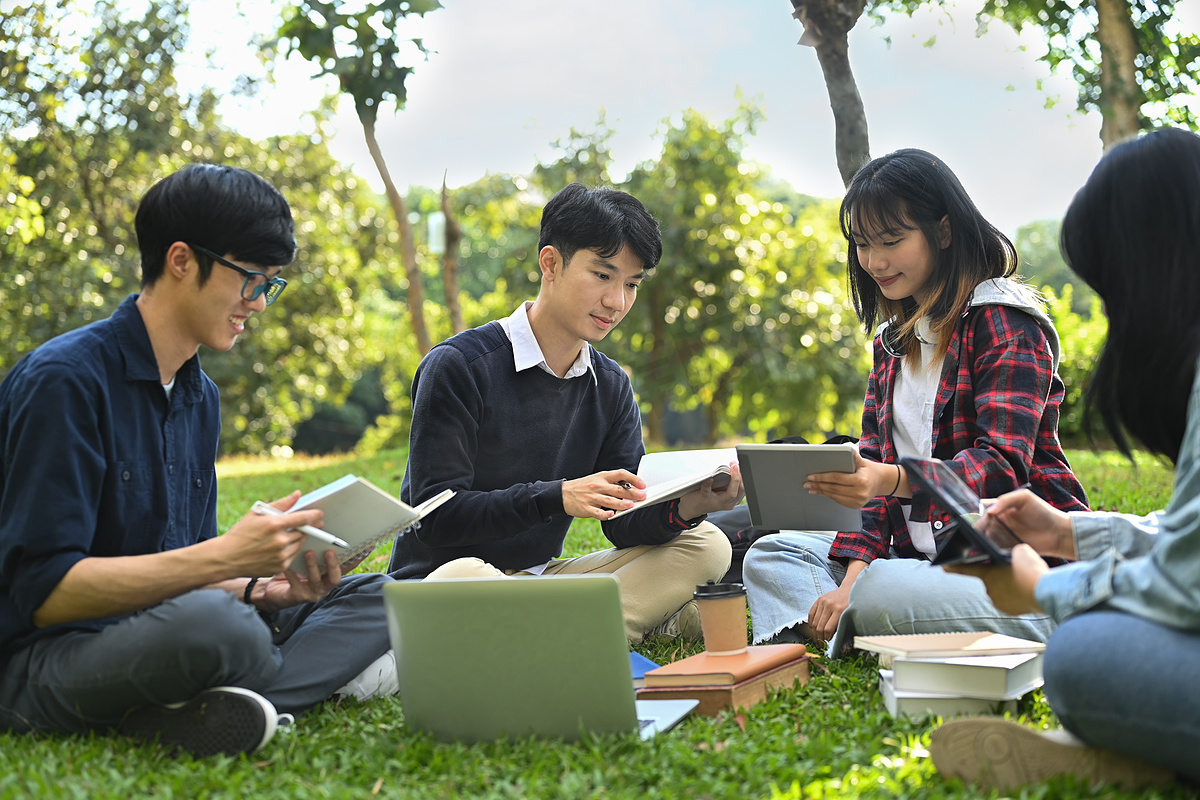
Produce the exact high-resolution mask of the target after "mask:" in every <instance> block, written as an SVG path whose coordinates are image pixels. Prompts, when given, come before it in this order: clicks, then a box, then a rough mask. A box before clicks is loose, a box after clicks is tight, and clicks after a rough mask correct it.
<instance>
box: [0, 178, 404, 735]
mask: <svg viewBox="0 0 1200 800" xmlns="http://www.w3.org/2000/svg"><path fill="white" fill-rule="evenodd" d="M135 226H136V231H137V237H138V246H139V249H140V251H141V260H142V287H141V292H140V293H139V294H134V295H131V296H130V297H129V298H127V299H126V300H125V301H124V302H123V303H122V304H121V306H120V307H119V308H118V309H117V310H116V311H115V312H114V313H113V315H112V316H111V317H109V318H108V319H106V320H103V321H100V322H95V323H92V324H90V325H87V326H84V327H82V328H79V329H77V330H75V331H71V332H69V333H66V334H63V335H61V336H58V337H56V338H54V339H51V340H50V341H48V342H46V343H45V344H43V345H41V346H40V347H38V348H37V349H36V350H34V351H33V352H31V353H29V354H28V355H26V356H25V357H24V358H23V359H21V361H20V362H19V363H18V364H17V365H16V366H15V367H13V369H12V370H11V371H10V372H9V374H8V375H7V376H6V377H5V378H4V381H3V382H2V383H0V729H6V730H11V731H17V732H26V731H50V732H63V733H84V732H89V731H98V732H105V731H113V730H115V731H118V732H120V733H122V734H125V735H128V736H133V737H135V738H142V739H158V740H159V741H161V742H162V743H163V744H164V745H166V746H168V747H172V748H177V749H180V750H183V751H186V752H189V753H191V754H192V755H194V756H207V755H212V754H216V753H230V754H236V753H241V752H252V751H254V750H256V749H258V748H259V747H261V746H263V745H264V744H266V743H267V741H269V740H270V738H271V736H272V735H273V733H274V731H275V729H276V726H277V724H279V722H280V720H281V719H282V720H286V719H288V718H289V717H291V716H293V715H296V714H300V713H302V712H304V711H306V710H307V709H309V708H311V707H312V706H314V705H316V704H317V703H319V702H321V701H323V700H325V699H327V698H329V697H330V696H332V695H333V694H335V693H336V692H338V691H339V687H342V686H343V685H344V684H346V683H347V682H348V681H353V680H354V679H356V677H360V676H361V674H362V673H363V672H364V670H368V669H369V668H370V667H371V666H372V665H373V664H375V663H376V662H377V661H378V660H379V659H381V658H383V657H385V656H386V653H387V647H388V637H387V629H386V620H385V616H384V609H383V602H382V598H381V596H380V595H381V591H382V587H383V585H384V584H385V583H386V582H387V581H389V580H390V579H389V578H388V577H387V576H384V575H378V574H375V575H354V576H347V577H343V575H342V571H341V570H340V568H339V567H338V562H337V558H336V554H335V553H333V552H332V551H327V552H326V553H325V554H324V563H325V566H326V568H327V572H326V573H325V574H324V575H322V574H321V572H320V567H319V565H318V562H317V559H316V556H315V554H312V553H310V554H308V556H307V557H306V558H307V569H306V570H305V571H304V574H298V573H295V572H292V571H291V570H289V569H288V565H289V564H290V563H291V561H292V559H293V558H294V557H295V555H296V554H297V552H298V551H299V549H300V546H301V544H302V542H303V541H304V538H305V537H304V534H302V533H300V532H298V531H297V530H296V528H297V527H298V526H300V525H306V524H307V525H320V524H321V513H320V512H319V511H298V512H294V513H282V514H280V515H277V516H260V515H258V514H248V515H246V516H245V517H244V518H242V519H241V520H240V521H239V522H237V523H236V524H234V525H233V527H232V528H230V529H229V530H228V531H227V532H226V533H225V534H224V535H221V536H218V535H217V517H216V511H217V480H216V472H215V467H214V460H215V458H216V453H217V445H218V434H219V432H220V408H219V406H218V395H217V388H216V386H215V385H214V384H213V382H212V381H211V380H210V379H209V378H208V376H207V375H205V374H204V372H203V371H202V370H201V368H200V361H199V355H198V351H199V349H200V346H201V345H207V346H208V347H210V348H212V349H214V350H222V351H223V350H228V349H230V348H231V347H232V346H233V345H234V343H235V341H236V340H237V338H238V337H239V336H240V335H242V333H243V332H244V331H245V325H246V321H247V320H248V319H249V318H250V317H251V315H253V314H256V313H259V312H261V311H263V310H264V309H265V308H266V306H267V305H269V304H271V303H272V302H273V301H274V300H275V299H276V298H277V297H278V296H279V293H280V292H281V291H283V289H284V287H285V286H286V282H285V281H284V279H283V278H281V277H279V273H280V271H281V268H282V266H283V265H285V264H288V263H290V262H291V261H292V258H293V255H294V253H295V249H296V243H295V239H294V237H293V224H292V215H291V209H290V208H289V207H288V204H287V201H286V200H285V199H284V197H283V195H282V194H280V193H279V191H278V190H277V189H275V187H273V186H271V185H270V184H269V183H267V182H266V181H264V180H263V179H262V178H260V177H258V176H255V175H253V174H251V173H249V172H246V171H245V170H241V169H235V168H232V167H223V166H216V165H210V164H196V165H192V166H189V167H186V168H184V169H182V170H180V171H178V172H176V173H174V174H173V175H170V176H168V177H167V178H164V179H163V180H161V181H160V182H158V183H157V184H155V185H154V186H153V187H152V188H151V189H150V190H149V191H148V192H147V193H146V195H145V197H144V198H143V199H142V201H141V203H140V205H139V206H138V210H137V215H136V220H135ZM299 496H300V493H299V492H293V493H292V494H291V495H289V496H288V497H285V498H282V499H280V500H277V501H276V502H275V503H274V506H275V507H276V508H277V509H279V510H280V511H283V512H287V511H288V509H289V508H291V506H292V505H293V504H294V503H295V502H296V499H297V498H298V497H299ZM257 576H270V577H257Z"/></svg>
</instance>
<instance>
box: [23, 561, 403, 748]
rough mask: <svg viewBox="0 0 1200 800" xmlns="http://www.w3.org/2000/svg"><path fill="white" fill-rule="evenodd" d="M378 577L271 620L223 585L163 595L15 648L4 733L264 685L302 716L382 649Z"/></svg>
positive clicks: (70, 724) (350, 581)
mask: <svg viewBox="0 0 1200 800" xmlns="http://www.w3.org/2000/svg"><path fill="white" fill-rule="evenodd" d="M390 580H391V579H390V578H388V577H387V576H386V575H379V574H369V575H351V576H349V577H347V578H344V579H343V580H342V582H341V583H340V584H339V585H338V586H337V587H336V588H335V589H334V590H333V591H332V592H330V593H329V595H328V596H326V597H324V598H323V599H321V600H320V601H319V602H316V603H306V604H304V605H299V606H295V607H293V608H289V609H285V610H283V611H280V612H277V613H275V614H273V615H270V616H269V617H268V620H269V622H270V625H268V624H267V622H266V621H264V619H263V618H262V617H260V616H259V615H258V613H256V612H255V610H254V609H253V608H251V607H250V606H248V605H246V604H245V603H242V602H241V601H240V600H239V599H238V598H236V597H234V596H233V595H231V594H229V593H228V592H225V591H222V590H220V589H202V590H198V591H194V592H189V593H188V594H185V595H182V596H180V597H177V598H174V599H172V600H168V601H166V602H164V603H160V604H159V605H156V606H153V607H152V608H148V609H146V610H145V611H142V612H139V613H137V614H134V615H133V616H130V617H128V618H126V619H123V620H121V621H120V622H117V623H115V624H113V625H110V626H108V627H106V628H104V629H102V630H99V631H68V632H66V633H63V634H60V635H58V636H51V637H47V638H45V639H40V640H38V641H36V642H34V643H33V644H32V645H30V646H28V647H25V648H23V649H21V650H19V651H17V652H16V653H14V654H13V655H12V657H11V658H10V659H9V661H8V663H7V664H6V665H5V667H4V669H3V671H2V672H0V730H3V729H8V730H13V731H17V732H23V731H32V730H37V731H57V732H63V733H82V732H85V731H90V730H105V729H108V728H111V727H113V726H115V725H116V724H117V723H119V722H120V721H121V719H122V718H123V717H124V716H125V714H126V713H127V712H128V711H129V710H130V709H133V708H136V707H138V706H143V705H152V704H153V705H165V704H169V703H178V702H183V701H185V700H188V699H189V698H191V697H193V696H195V695H196V694H197V693H199V692H200V691H203V690H204V689H208V688H211V687H213V686H240V687H242V688H245V689H251V690H253V691H256V692H259V693H261V694H262V695H263V696H264V697H266V698H267V699H268V700H270V701H271V702H272V703H273V704H274V705H275V707H276V708H277V709H278V710H279V711H281V712H288V713H292V714H299V713H302V712H304V711H307V710H308V709H309V708H311V707H313V706H314V705H316V704H317V703H319V702H321V701H323V700H325V699H327V698H329V697H330V696H331V695H332V694H333V693H334V692H335V691H337V690H338V689H339V688H340V687H341V686H343V685H345V683H346V682H347V681H348V680H350V679H351V678H353V677H354V676H355V675H357V674H358V673H359V672H361V671H362V670H363V668H364V667H366V666H367V665H368V664H370V663H371V662H372V661H374V660H375V659H376V658H378V657H379V656H380V655H382V654H383V653H384V652H385V651H386V650H387V649H388V647H389V643H388V633H387V623H386V619H385V617H384V608H383V598H382V589H383V586H384V584H386V583H387V582H388V581H390Z"/></svg>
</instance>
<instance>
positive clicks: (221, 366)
mask: <svg viewBox="0 0 1200 800" xmlns="http://www.w3.org/2000/svg"><path fill="white" fill-rule="evenodd" d="M40 5H41V6H46V5H47V4H45V3H43V4H40ZM64 7H67V8H69V6H64ZM7 13H8V12H5V15H7ZM13 13H14V14H26V16H27V18H28V19H35V20H36V19H38V18H39V17H38V16H37V15H36V14H31V13H30V12H28V10H27V9H20V8H19V9H17V10H16V11H14V12H13ZM74 15H75V16H74V18H76V19H81V18H84V17H82V14H81V12H80V11H79V10H78V9H74ZM86 19H88V20H89V23H90V26H91V27H88V26H86V25H85V26H83V28H82V30H81V32H80V35H79V36H78V37H72V38H70V39H65V38H60V37H61V36H62V34H61V33H60V29H59V27H56V26H54V25H47V26H46V27H44V28H41V29H39V28H36V27H27V28H25V29H24V33H23V35H24V36H25V37H26V38H25V39H23V40H22V42H21V45H20V46H19V47H17V48H15V50H14V51H13V52H15V53H17V54H18V55H19V56H20V57H22V58H24V59H26V61H28V62H29V64H28V66H27V68H25V69H23V70H15V69H12V68H10V69H9V72H8V73H6V74H5V75H4V76H3V77H4V79H5V80H6V81H9V83H10V84H11V85H15V86H16V88H17V90H21V91H25V92H26V93H27V95H28V96H29V97H30V98H32V99H33V102H32V103H31V104H30V105H28V106H26V107H24V108H22V109H21V115H20V117H17V116H14V115H13V114H12V113H8V116H6V117H0V119H3V120H4V121H5V122H4V126H5V127H6V128H7V129H13V128H15V127H16V126H18V125H19V126H21V127H22V131H23V134H22V136H21V137H17V136H16V135H13V136H6V138H5V143H4V145H3V148H0V165H5V166H3V167H0V169H2V170H3V174H12V175H14V176H15V181H16V183H15V187H14V188H13V189H11V190H8V191H11V192H12V193H13V194H14V195H16V194H18V193H19V194H20V197H21V202H20V203H17V204H15V205H14V209H15V212H7V211H6V212H0V213H3V214H6V215H11V214H13V213H16V216H15V217H14V218H13V219H0V221H3V222H4V223H5V224H4V227H5V228H10V227H11V228H12V229H13V230H14V231H19V232H20V235H17V236H12V235H10V236H8V237H6V238H5V240H4V241H2V242H0V251H2V252H3V258H2V259H0V261H2V263H3V265H4V266H3V269H4V275H3V277H4V281H3V287H2V288H0V319H2V320H3V322H0V326H3V328H4V333H5V334H6V335H5V336H4V337H3V338H2V340H0V341H2V344H0V373H3V372H7V370H8V369H9V368H11V367H12V365H13V364H14V363H15V362H16V360H17V359H18V358H19V357H20V356H21V355H22V354H24V353H25V352H28V350H30V349H32V348H33V347H36V346H37V345H38V344H40V343H41V342H43V341H45V340H46V339H49V338H51V337H52V336H55V335H57V334H59V333H62V332H64V331H66V330H70V329H72V328H75V327H78V326H80V325H82V324H85V323H87V322H90V321H93V320H96V319H102V318H104V317H106V316H108V315H109V314H110V313H111V312H112V310H113V308H115V306H116V304H117V303H119V302H120V301H121V300H122V299H123V298H124V297H125V296H126V295H127V294H128V293H129V292H131V291H136V289H137V286H138V283H139V281H138V279H137V269H136V267H135V263H134V262H135V261H136V254H137V247H136V242H135V240H134V235H133V224H132V222H133V215H134V211H135V209H136V204H137V202H138V200H139V199H140V197H141V196H142V195H143V194H144V193H145V191H146V190H147V189H148V188H149V187H150V186H151V185H152V184H153V183H154V182H155V181H157V180H158V179H160V178H162V177H163V176H165V175H167V174H169V173H171V172H174V171H175V170H177V169H178V168H180V167H182V166H183V165H184V164H186V163H188V162H189V161H212V162H221V163H226V164H230V165H234V166H240V167H244V168H246V169H248V170H250V171H252V172H255V173H257V174H259V175H262V176H263V177H264V178H266V179H267V180H268V181H270V182H272V183H274V184H275V185H276V186H280V187H282V188H283V190H284V193H285V194H286V195H287V196H288V198H289V200H290V201H291V204H292V208H293V212H294V216H295V219H296V226H297V237H298V239H299V241H300V248H301V251H300V258H299V261H298V263H297V264H296V265H294V266H292V267H290V268H289V275H288V277H289V280H290V282H291V283H290V286H289V289H288V291H286V292H284V294H283V296H282V297H281V299H280V301H279V302H278V303H277V304H275V305H274V306H272V307H271V310H270V311H269V312H267V314H266V315H265V316H263V317H258V316H255V317H253V318H251V320H250V321H249V322H248V324H247V334H246V335H245V336H243V337H242V341H241V342H239V344H238V345H237V346H236V347H235V348H234V349H233V350H232V351H231V352H229V353H207V352H206V353H203V354H202V355H201V358H202V360H203V362H204V366H205V369H206V370H207V371H208V372H209V374H210V375H212V377H213V378H214V380H216V381H217V383H218V384H219V385H220V386H221V388H222V390H223V391H222V414H223V418H224V420H225V422H226V423H227V424H226V425H225V427H224V431H223V433H224V441H223V445H224V447H225V449H226V450H227V451H230V452H244V451H262V450H266V449H269V448H271V447H279V446H285V445H286V444H287V443H288V441H289V440H290V437H291V433H292V429H293V426H294V425H295V424H296V423H297V422H298V421H300V420H301V419H303V418H305V417H306V416H308V415H309V414H311V412H312V409H313V405H314V403H315V402H319V401H336V400H337V399H339V398H340V397H341V396H342V395H344V394H345V392H346V391H348V389H349V381H350V380H351V379H353V378H355V377H356V376H357V373H358V369H359V366H358V362H359V359H360V358H361V355H362V353H363V352H364V351H366V352H369V351H370V349H371V347H370V345H369V343H368V342H367V341H366V340H365V339H363V338H362V336H361V334H360V331H361V328H362V325H363V318H362V312H361V311H360V310H359V308H358V307H357V305H356V303H355V295H356V293H358V292H360V291H363V290H364V289H369V288H371V287H372V286H373V285H374V280H373V279H372V278H373V276H372V275H371V274H369V272H368V271H367V270H362V269H360V268H359V265H360V263H361V262H362V261H363V260H364V258H365V259H374V260H375V262H379V261H384V262H386V261H388V259H386V258H384V259H380V258H378V256H377V251H378V249H379V247H380V246H381V245H383V244H385V242H384V239H383V237H382V236H381V235H380V233H379V229H378V228H377V227H376V226H373V225H372V224H371V220H372V218H373V209H371V211H372V213H368V211H367V208H368V206H370V205H371V204H373V202H374V198H371V197H369V196H364V195H363V194H362V189H361V187H360V186H359V185H358V183H357V181H356V180H355V179H354V178H353V176H351V175H349V174H347V173H346V172H345V170H344V169H343V168H342V167H341V166H340V165H339V164H337V163H336V162H335V161H334V160H333V158H332V157H331V156H330V155H329V152H328V150H327V148H326V147H325V145H324V144H322V143H321V142H320V141H313V140H312V139H310V138H309V137H306V136H293V137H278V138H274V139H271V140H268V141H266V142H254V141H251V140H248V139H246V138H245V137H241V136H238V135H236V134H234V133H232V132H230V131H229V130H228V129H226V128H225V127H224V126H223V125H222V124H221V122H220V120H219V119H218V118H217V117H216V116H215V113H214V111H213V109H214V105H215V99H214V97H213V96H212V95H211V94H210V93H207V92H205V93H201V94H200V95H198V96H196V97H184V96H183V95H182V94H181V92H180V91H179V89H178V86H177V84H176V81H175V77H174V72H173V69H174V62H175V58H176V56H177V55H178V54H179V53H180V52H181V51H182V49H183V47H184V44H185V42H186V36H187V25H186V20H187V18H186V6H185V5H181V4H178V3H158V2H152V3H149V4H148V5H147V7H146V11H145V14H144V15H143V16H141V17H138V18H129V17H127V16H126V14H125V12H123V11H122V9H121V8H120V7H119V5H118V4H115V3H110V2H102V3H97V4H95V5H94V6H93V7H92V12H91V16H90V17H87V18H86ZM10 21H11V20H10V19H9V18H8V17H7V16H4V15H0V23H2V24H3V25H4V26H5V27H4V29H5V30H8V29H9V27H8V26H9V22H10ZM35 79H36V80H37V81H40V82H39V83H36V84H35V83H34V81H35ZM21 87H25V88H24V89H21ZM0 111H4V112H11V111H12V108H11V107H9V106H3V105H0ZM364 201H366V202H365V203H364ZM35 209H37V210H40V216H39V215H38V214H34V213H33V210H35ZM39 220H40V221H39ZM282 321H286V322H285V323H284V324H281V322H282Z"/></svg>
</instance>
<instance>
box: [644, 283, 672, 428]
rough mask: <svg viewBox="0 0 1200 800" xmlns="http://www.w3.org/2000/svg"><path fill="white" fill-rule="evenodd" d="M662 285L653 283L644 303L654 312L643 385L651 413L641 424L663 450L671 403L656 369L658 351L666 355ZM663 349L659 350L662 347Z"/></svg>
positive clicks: (651, 320) (651, 315) (663, 382)
mask: <svg viewBox="0 0 1200 800" xmlns="http://www.w3.org/2000/svg"><path fill="white" fill-rule="evenodd" d="M661 286H662V284H656V283H653V282H651V283H650V291H649V292H647V295H648V297H646V298H645V299H644V300H643V302H648V303H649V307H650V308H652V309H654V310H653V312H651V314H650V341H649V347H648V348H647V349H646V363H645V366H644V367H643V370H642V375H641V376H640V377H641V381H640V383H641V386H642V388H643V389H644V392H643V397H645V398H646V399H647V400H649V401H650V413H649V414H647V415H646V416H645V417H644V418H643V420H642V422H643V423H644V424H645V427H646V439H647V440H649V441H650V442H651V443H652V444H653V446H654V447H661V446H662V444H663V442H664V438H665V437H664V436H663V414H664V413H665V412H666V410H667V404H668V403H670V402H671V399H670V395H669V394H668V390H667V387H666V386H665V385H664V384H665V383H666V381H665V380H663V379H662V377H661V374H660V372H661V371H660V370H659V369H657V366H656V364H657V355H658V353H659V352H665V347H666V341H667V331H666V328H667V323H666V320H665V319H663V311H664V310H665V309H666V307H667V305H666V302H665V301H666V298H664V297H663V296H662V291H661V289H660V288H659V287H661ZM660 347H661V348H663V350H661V351H660V350H659V348H660Z"/></svg>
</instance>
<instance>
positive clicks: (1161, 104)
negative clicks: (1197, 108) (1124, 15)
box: [980, 0, 1200, 129]
mask: <svg viewBox="0 0 1200 800" xmlns="http://www.w3.org/2000/svg"><path fill="white" fill-rule="evenodd" d="M1095 5H1096V4H1095V2H1085V3H1079V2H1068V0H987V2H985V3H984V6H983V10H982V11H981V12H980V14H981V16H984V17H992V18H994V19H998V20H1000V21H1001V22H1003V23H1004V24H1006V25H1008V26H1010V27H1012V28H1013V29H1014V30H1017V31H1020V30H1021V29H1022V28H1024V27H1025V26H1027V25H1032V26H1035V27H1038V28H1040V29H1041V30H1042V31H1043V32H1044V33H1045V37H1046V48H1047V49H1046V53H1045V55H1044V56H1042V60H1044V61H1045V62H1046V63H1047V64H1049V65H1050V67H1051V68H1054V69H1056V68H1058V67H1059V66H1060V65H1067V66H1068V67H1069V68H1070V70H1071V76H1072V78H1074V80H1075V83H1076V84H1077V85H1078V87H1079V108H1080V110H1087V109H1097V108H1100V107H1101V105H1102V102H1103V99H1102V98H1101V96H1100V72H1101V57H1100V48H1099V46H1097V45H1096V43H1095V41H1094V39H1093V37H1092V35H1091V33H1090V32H1091V31H1094V30H1095V21H1096V10H1095ZM1127 5H1128V13H1129V15H1130V18H1131V20H1132V22H1133V29H1134V36H1135V38H1136V42H1137V48H1138V52H1139V54H1140V55H1139V56H1138V58H1137V61H1136V67H1137V86H1136V87H1134V89H1135V91H1136V92H1137V94H1138V97H1139V102H1138V103H1137V105H1139V106H1141V107H1142V113H1143V115H1145V116H1144V117H1143V125H1144V126H1145V127H1150V124H1151V123H1152V122H1169V123H1175V124H1182V125H1186V126H1188V127H1190V128H1193V129H1194V128H1195V127H1196V124H1197V120H1196V115H1195V112H1194V111H1193V110H1192V109H1191V108H1190V107H1189V105H1188V103H1187V99H1186V98H1187V97H1188V96H1189V95H1192V94H1194V93H1195V91H1196V90H1197V89H1198V88H1200V83H1197V81H1196V77H1195V76H1196V69H1197V67H1198V66H1200V37H1197V36H1196V35H1195V34H1192V33H1183V32H1180V31H1179V30H1178V25H1176V24H1174V20H1173V17H1174V11H1175V5H1176V2H1175V0H1131V2H1129V3H1128V4H1127ZM1081 31H1088V32H1089V33H1088V35H1086V36H1081V35H1080V32H1081Z"/></svg>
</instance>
